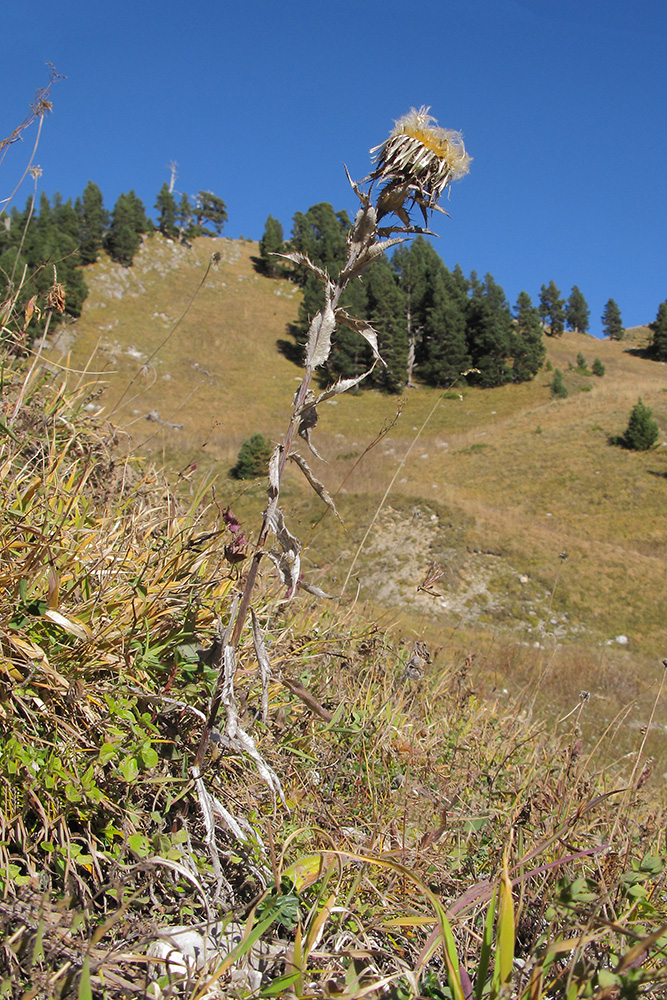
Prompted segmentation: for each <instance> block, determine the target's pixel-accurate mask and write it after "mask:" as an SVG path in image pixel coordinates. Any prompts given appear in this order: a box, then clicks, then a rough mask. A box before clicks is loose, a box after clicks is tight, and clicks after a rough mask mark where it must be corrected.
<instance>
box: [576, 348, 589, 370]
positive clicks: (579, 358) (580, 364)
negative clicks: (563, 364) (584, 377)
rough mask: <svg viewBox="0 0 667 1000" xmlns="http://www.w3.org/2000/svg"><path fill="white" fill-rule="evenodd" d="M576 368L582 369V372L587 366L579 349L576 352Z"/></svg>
mask: <svg viewBox="0 0 667 1000" xmlns="http://www.w3.org/2000/svg"><path fill="white" fill-rule="evenodd" d="M577 368H578V369H579V371H582V372H585V371H588V366H587V364H586V358H585V357H584V356H583V354H582V353H581V351H579V353H578V354H577Z"/></svg>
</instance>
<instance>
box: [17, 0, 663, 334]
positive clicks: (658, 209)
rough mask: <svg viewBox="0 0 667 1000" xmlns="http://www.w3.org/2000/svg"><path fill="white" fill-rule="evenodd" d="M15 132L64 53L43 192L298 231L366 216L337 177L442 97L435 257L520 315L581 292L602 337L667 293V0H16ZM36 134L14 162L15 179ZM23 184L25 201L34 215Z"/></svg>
mask: <svg viewBox="0 0 667 1000" xmlns="http://www.w3.org/2000/svg"><path fill="white" fill-rule="evenodd" d="M3 8H4V9H3V18H2V21H3V28H4V31H3V41H4V45H3V59H2V63H3V67H2V68H3V72H2V78H3V82H2V101H1V105H0V134H1V135H2V136H6V135H8V134H9V133H11V131H12V130H13V129H14V128H15V126H16V125H17V124H18V123H19V122H20V121H21V120H22V119H23V117H24V116H25V114H26V112H27V110H28V105H29V103H30V101H31V100H32V98H33V96H34V93H35V90H36V89H37V88H38V87H40V86H43V85H44V84H45V83H46V81H47V79H48V70H47V68H46V65H45V64H46V63H47V62H50V63H53V64H54V65H55V67H56V69H57V70H58V72H59V73H62V74H64V75H65V76H66V77H67V79H65V80H61V81H59V82H57V84H55V85H54V87H53V92H52V97H53V104H54V107H53V113H52V114H51V115H50V116H49V118H48V119H47V121H46V122H45V124H44V128H43V132H42V138H41V142H40V147H39V151H38V155H37V162H38V163H39V164H40V166H41V167H42V170H43V177H42V179H41V181H40V185H41V190H44V191H46V193H47V194H49V195H52V194H53V193H54V192H55V191H56V190H59V191H60V192H61V193H62V195H63V197H65V198H68V197H72V198H75V197H76V196H77V195H79V194H80V193H81V192H82V191H83V188H84V187H85V185H86V183H87V182H88V180H89V179H91V180H93V181H95V183H97V184H98V185H99V186H100V188H101V189H102V192H103V194H104V198H105V204H106V205H107V207H108V208H112V207H113V203H114V202H115V200H116V198H117V196H118V194H120V193H121V192H122V191H128V190H129V189H130V188H133V189H134V190H135V191H136V193H137V194H138V195H139V197H140V198H142V200H143V201H144V203H145V205H146V207H147V209H148V210H149V213H152V212H153V206H154V203H155V197H156V194H157V192H158V190H159V188H160V186H161V185H162V183H163V181H165V180H168V178H169V172H168V169H167V164H168V163H169V162H170V161H172V160H175V161H177V163H178V171H179V177H178V181H177V185H176V186H177V189H178V190H180V191H185V192H187V193H189V194H193V193H195V192H196V191H197V190H199V189H206V190H212V191H214V192H215V193H216V194H218V195H219V196H220V197H222V198H223V199H224V201H225V202H226V204H227V209H228V215H229V222H228V224H227V226H226V230H225V235H227V236H230V237H232V238H236V237H238V236H239V235H243V236H246V237H251V238H253V239H259V238H260V237H261V235H262V232H263V230H264V223H265V221H266V218H267V216H268V215H269V214H272V215H274V216H275V217H277V218H279V219H280V220H281V222H282V223H283V226H284V228H285V231H286V233H289V232H290V230H291V220H292V217H293V215H294V213H295V212H297V211H306V210H307V209H308V208H309V207H310V205H312V204H315V203H316V202H319V201H329V202H331V203H332V204H333V206H334V208H335V209H336V210H339V209H342V208H346V209H347V210H348V211H350V212H354V211H355V210H356V204H355V198H354V196H353V195H352V193H351V191H350V189H349V187H348V185H347V181H346V179H345V174H344V170H343V163H344V162H345V163H347V164H348V166H349V169H350V173H351V174H352V176H353V177H354V178H361V177H363V176H364V175H365V174H366V173H367V171H368V168H369V158H368V149H369V148H370V147H371V146H374V145H377V144H378V143H380V142H381V141H382V140H383V139H384V138H385V137H386V135H387V133H388V132H389V130H390V129H391V127H392V125H393V121H394V120H395V119H396V118H398V117H400V116H401V115H403V114H404V113H405V112H406V111H408V110H409V109H410V107H413V106H414V107H419V106H421V105H430V107H431V113H432V114H433V115H435V117H436V118H437V119H438V121H439V123H440V124H441V125H443V126H445V127H448V128H456V129H460V130H461V131H462V132H463V134H464V137H465V141H466V146H467V148H468V151H469V153H470V154H471V156H472V157H473V163H472V165H471V170H470V174H469V175H468V176H467V177H465V178H464V179H463V180H461V181H459V182H457V183H456V184H455V185H454V186H453V188H452V190H451V198H450V201H449V203H448V204H446V205H445V207H446V208H447V209H448V210H449V212H450V214H451V218H450V219H447V218H446V217H444V216H439V215H438V216H436V217H435V219H434V228H435V229H436V231H437V232H438V233H439V234H440V236H441V238H440V239H439V240H438V241H437V249H438V251H439V252H440V254H441V255H442V257H443V258H444V260H445V262H446V263H447V264H448V265H449V266H450V267H453V266H454V264H456V263H460V264H461V266H462V267H463V269H464V271H465V273H466V274H468V273H470V271H471V270H473V269H475V270H476V271H477V272H478V273H480V274H482V275H483V274H485V273H486V272H490V273H491V274H492V275H493V276H494V278H495V279H496V281H498V282H499V283H500V284H501V285H502V286H503V288H504V289H505V292H506V294H507V297H508V299H509V300H510V302H511V303H512V304H513V303H514V302H515V301H516V298H517V296H518V294H519V292H520V291H521V290H522V289H525V290H526V291H528V292H529V293H530V294H531V295H532V296H533V299H534V300H537V298H538V295H539V289H540V286H541V285H542V284H543V283H548V282H549V281H550V280H552V279H553V280H554V281H555V282H556V284H557V285H558V286H559V288H560V289H561V291H562V292H564V294H565V295H566V296H567V295H569V292H570V290H571V288H572V286H573V285H574V284H576V285H578V286H579V287H580V289H581V290H582V292H583V293H584V295H585V297H586V299H587V300H588V303H589V306H590V309H591V332H592V333H595V334H598V335H599V333H600V316H601V313H602V310H603V308H604V305H605V303H606V301H607V299H609V298H614V299H615V300H616V302H617V303H618V304H619V306H620V308H621V313H622V316H623V321H624V323H625V325H626V326H633V325H637V324H640V323H645V322H650V321H651V320H653V319H654V318H655V315H656V313H657V310H658V306H659V304H660V303H661V302H662V301H664V300H665V299H666V298H667V197H666V194H665V185H666V182H667V59H666V58H665V52H666V51H667V4H665V2H664V0H614V2H611V0H421V2H420V3H418V4H414V5H413V4H410V3H408V2H407V0H401V2H397V0H330V2H321V0H283V2H282V3H275V2H264V0H235V2H233V3H232V2H229V0H208V2H203V0H188V2H175V0H162V2H160V3H154V2H150V3H149V2H147V0H133V2H129V0H115V2H114V3H106V2H104V3H102V2H100V0H85V2H80V0H62V2H61V3H59V4H54V3H52V2H49V3H46V2H44V0H31V2H30V3H26V2H25V0H5V4H4V5H3ZM33 135H34V132H33V133H29V134H26V136H25V140H24V142H23V143H21V144H16V145H15V146H14V147H13V148H12V149H11V150H10V155H8V156H7V158H6V159H5V161H4V162H3V164H2V166H1V167H0V198H4V197H6V196H7V194H9V192H10V191H11V189H12V188H13V187H14V183H15V181H16V179H18V177H19V176H20V174H21V172H22V169H23V166H24V164H25V162H26V160H27V158H28V155H29V148H30V146H31V143H32V137H33ZM29 193H30V189H29V186H28V184H27V183H26V184H25V185H24V187H23V188H22V190H21V192H20V193H19V196H18V198H17V201H18V203H19V205H20V206H22V205H23V204H24V203H25V199H26V198H27V197H28V195H29Z"/></svg>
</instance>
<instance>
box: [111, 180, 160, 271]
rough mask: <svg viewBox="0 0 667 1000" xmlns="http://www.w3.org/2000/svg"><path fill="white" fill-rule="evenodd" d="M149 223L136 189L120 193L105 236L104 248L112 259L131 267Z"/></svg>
mask: <svg viewBox="0 0 667 1000" xmlns="http://www.w3.org/2000/svg"><path fill="white" fill-rule="evenodd" d="M148 225H149V223H148V220H147V218H146V212H145V210H144V206H143V203H142V201H141V200H140V199H139V198H137V196H136V194H135V193H134V191H130V192H129V193H128V194H121V195H119V196H118V200H117V201H116V204H115V205H114V207H113V211H112V213H111V227H110V229H109V231H108V232H107V234H106V236H105V238H104V249H105V250H106V251H107V253H108V254H109V256H110V257H111V258H112V260H115V261H117V262H118V263H119V264H123V265H124V266H125V267H130V265H131V264H132V261H133V259H134V255H135V254H136V252H137V250H138V249H139V247H140V246H141V236H142V234H143V233H145V232H147V230H148Z"/></svg>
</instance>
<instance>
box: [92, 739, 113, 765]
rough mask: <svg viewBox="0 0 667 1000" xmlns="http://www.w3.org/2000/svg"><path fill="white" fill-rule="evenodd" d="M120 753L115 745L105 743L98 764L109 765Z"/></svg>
mask: <svg viewBox="0 0 667 1000" xmlns="http://www.w3.org/2000/svg"><path fill="white" fill-rule="evenodd" d="M117 753H118V751H117V749H116V747H115V746H114V745H113V743H103V744H102V746H101V747H100V750H99V753H98V755H97V763H98V764H108V763H109V761H110V760H113V758H114V757H115V756H116V754H117Z"/></svg>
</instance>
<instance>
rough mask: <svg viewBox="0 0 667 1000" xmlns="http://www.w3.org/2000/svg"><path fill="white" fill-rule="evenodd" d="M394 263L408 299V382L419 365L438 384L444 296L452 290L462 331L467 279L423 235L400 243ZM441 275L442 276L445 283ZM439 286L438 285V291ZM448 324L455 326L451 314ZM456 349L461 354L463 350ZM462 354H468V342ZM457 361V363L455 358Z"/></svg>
mask: <svg viewBox="0 0 667 1000" xmlns="http://www.w3.org/2000/svg"><path fill="white" fill-rule="evenodd" d="M392 267H393V268H394V270H395V271H396V274H397V275H398V281H399V286H400V288H401V290H402V292H403V296H404V301H405V317H406V329H407V336H408V372H407V376H408V385H412V384H413V373H414V369H415V366H416V367H417V368H420V370H421V375H422V377H424V378H427V379H428V380H434V384H439V379H440V376H441V374H444V373H440V372H439V368H440V365H441V361H442V358H441V356H440V355H441V353H442V352H441V348H437V347H435V341H437V339H438V337H439V332H438V331H439V330H444V325H443V323H444V321H442V322H441V317H440V314H441V313H442V312H443V309H444V304H443V303H444V298H445V297H446V295H447V292H449V294H450V297H451V298H452V299H453V303H452V306H451V309H452V311H454V310H456V311H458V313H459V314H460V316H459V317H458V318H457V321H456V323H455V324H454V326H455V327H456V328H457V329H458V331H459V333H460V332H461V331H462V330H464V329H465V310H466V306H467V301H468V287H467V282H466V279H465V278H464V277H463V272H462V271H461V269H460V268H458V271H456V270H455V271H454V273H453V274H450V272H449V271H448V270H447V268H446V267H445V264H444V261H443V260H442V258H441V257H440V256H439V254H438V253H437V252H436V250H435V248H434V247H433V246H432V244H431V243H429V242H428V241H427V240H425V239H424V237H423V236H418V237H417V238H416V239H415V240H414V241H413V242H412V243H411V244H409V245H404V246H399V247H397V249H396V250H395V251H394V255H393V257H392ZM440 279H443V281H444V287H443V285H442V283H441V282H440ZM436 288H438V289H439V291H438V292H437V293H436ZM436 299H437V301H436ZM447 326H448V328H449V329H450V330H451V329H452V317H451V316H450V322H449V323H448V324H447ZM459 346H461V345H459ZM457 353H458V354H459V355H460V354H461V351H457ZM462 354H463V355H464V356H465V357H467V350H466V348H465V344H463V351H462ZM454 363H455V364H456V363H457V361H456V359H455V361H454ZM465 367H466V366H464V368H465ZM461 370H463V369H461ZM444 377H445V378H448V375H446V374H444Z"/></svg>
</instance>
